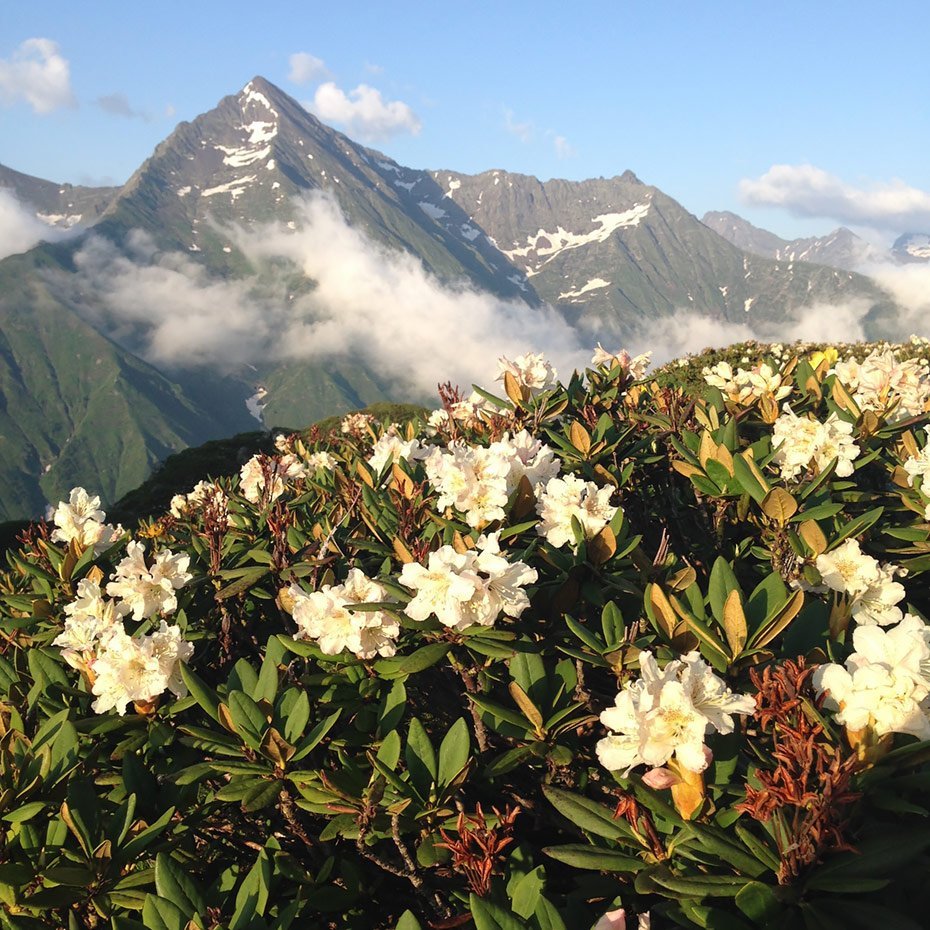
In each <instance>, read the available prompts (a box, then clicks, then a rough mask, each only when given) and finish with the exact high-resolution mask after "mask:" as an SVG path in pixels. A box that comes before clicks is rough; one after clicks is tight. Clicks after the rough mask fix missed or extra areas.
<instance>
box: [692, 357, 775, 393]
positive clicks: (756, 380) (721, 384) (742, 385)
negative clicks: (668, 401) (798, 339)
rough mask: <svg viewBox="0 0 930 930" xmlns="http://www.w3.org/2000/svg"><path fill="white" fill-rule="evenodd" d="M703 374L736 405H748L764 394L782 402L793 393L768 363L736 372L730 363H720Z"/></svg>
mask: <svg viewBox="0 0 930 930" xmlns="http://www.w3.org/2000/svg"><path fill="white" fill-rule="evenodd" d="M743 361H748V358H745V359H743ZM701 373H702V374H703V375H704V380H705V381H706V382H707V383H708V384H709V385H711V386H712V387H716V388H719V389H720V390H721V391H722V392H723V393H724V394H725V395H726V396H727V398H728V399H729V400H730V401H732V402H733V403H735V404H748V403H750V402H752V401H755V400H758V398H760V397H761V396H762V395H763V394H771V395H772V397H774V398H775V400H782V399H784V398H785V397H787V396H788V395H789V394H790V393H791V385H790V384H784V383H783V381H782V375H781V372H776V371H775V370H774V369H773V368H772V366H771V365H769V364H768V362H759V363H758V364H757V365H756V366H755V368H752V369H750V370H747V369H745V368H739V369H737V370H736V372H734V371H733V368H732V367H731V366H730V364H729V363H728V362H718V363H717V364H716V365H714V366H713V367H708V368H703V369H702V370H701Z"/></svg>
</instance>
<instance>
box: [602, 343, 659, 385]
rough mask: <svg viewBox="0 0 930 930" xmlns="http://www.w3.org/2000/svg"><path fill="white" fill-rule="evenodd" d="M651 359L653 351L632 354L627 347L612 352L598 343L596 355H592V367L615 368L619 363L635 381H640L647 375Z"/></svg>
mask: <svg viewBox="0 0 930 930" xmlns="http://www.w3.org/2000/svg"><path fill="white" fill-rule="evenodd" d="M651 360H652V353H651V352H645V353H643V354H642V355H637V356H631V355H630V353H629V352H627V350H626V349H618V350H617V351H616V352H612V353H611V352H608V351H607V350H606V349H605V348H604V347H603V346H602V345H601V344H600V343H598V344H597V346H596V347H595V349H594V355H593V356H592V357H591V367H592V368H601V367H604V368H613V367H614V366H615V365H619V366H620V367H621V368H623V369H624V370H625V371H626V372H627V373H628V374H629V375H630V377H632V379H633V380H634V381H640V380H642V379H643V378H644V377H646V372H647V371H648V370H649V365H650V362H651Z"/></svg>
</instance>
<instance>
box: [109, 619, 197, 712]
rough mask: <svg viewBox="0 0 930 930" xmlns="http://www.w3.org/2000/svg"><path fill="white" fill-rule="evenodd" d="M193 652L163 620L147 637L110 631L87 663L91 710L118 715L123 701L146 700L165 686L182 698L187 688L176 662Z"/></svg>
mask: <svg viewBox="0 0 930 930" xmlns="http://www.w3.org/2000/svg"><path fill="white" fill-rule="evenodd" d="M193 651H194V647H193V646H192V645H191V644H190V643H188V642H185V641H184V640H183V639H182V638H181V632H180V630H179V629H178V628H177V627H169V626H168V625H167V624H166V623H165V621H164V620H162V621H161V625H160V627H159V629H158V631H157V632H155V633H151V634H149V635H147V636H132V637H130V636H127V635H126V632H125V630H122V629H119V630H116V631H114V633H113V635H112V636H110V638H109V639H108V640H107V643H106V648H105V649H104V650H103V652H102V653H101V654H100V655H99V656H98V657H97V658H96V659H95V660H94V662H93V664H92V665H91V671H92V673H93V676H94V683H93V687H92V691H93V693H94V694H95V695H96V697H97V700H95V701H94V704H93V708H94V711H95V712H96V713H98V714H103V713H106V712H107V711H108V710H112V709H116V711H117V713H119V714H120V715H122V714H125V713H126V705H127V704H130V703H147V702H150V701H152V700H154V699H155V698H157V697H158V696H159V695H160V694H162V693H163V692H164V691H165V690H166V689H170V690H171V691H172V692H174V694H176V695H177V696H178V697H184V695H186V694H187V689H186V688H185V687H184V683H183V681H182V680H181V677H180V663H182V662H187V661H188V659H190V657H191V655H192V654H193Z"/></svg>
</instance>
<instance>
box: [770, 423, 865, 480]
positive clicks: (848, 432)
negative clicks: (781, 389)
mask: <svg viewBox="0 0 930 930" xmlns="http://www.w3.org/2000/svg"><path fill="white" fill-rule="evenodd" d="M784 409H785V412H784V413H783V414H782V415H781V416H780V417H779V418H778V419H777V420H776V421H775V424H774V428H773V437H772V446H773V448H774V449H775V455H774V456H773V457H772V462H773V463H774V464H775V465H778V466H779V468H780V470H781V476H782V478H784V479H785V481H791V480H793V479H794V478H797V477H798V476H799V475H802V474H804V473H805V472H806V471H808V470H809V469H816V470H817V471H821V470H823V469H824V468H826V467H827V466H828V465H829V464H830V463H831V462H832V461H833V460H834V459H836V474H837V476H838V477H840V478H848V477H849V476H850V475H851V474H852V473H853V470H854V469H853V462H854V461H855V460H856V459H857V458H858V456H859V447H858V446H857V445H856V444H855V443H854V442H853V441H852V430H853V428H852V424H851V423H847V422H846V421H845V420H841V419H840V418H839V417H838V416H837V415H836V414H835V413H831V414H830V416H829V417H827V419H826V420H825V421H824V422H823V423H820V422H819V421H818V420H813V419H809V418H808V417H799V416H798V415H797V414H796V413H794V411H793V410H792V409H791V407H790V406H789V405H787V404H786V405H785V408H784Z"/></svg>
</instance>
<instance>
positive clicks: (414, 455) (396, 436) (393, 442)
mask: <svg viewBox="0 0 930 930" xmlns="http://www.w3.org/2000/svg"><path fill="white" fill-rule="evenodd" d="M428 453H429V449H427V448H426V447H424V446H423V445H422V444H421V443H420V441H419V440H418V439H401V437H400V433H399V431H398V426H397V424H396V423H395V424H392V425H391V426H390V427H389V428H388V429H386V430H385V431H384V432H383V433H382V434H381V435H380V436H379V437H378V439H377V440H376V442H375V444H374V445H373V446H372V449H371V455H370V456H369V457H368V464H369V466H370V467H371V468H372V470H373V471H374V472H375V474H380V473H381V471H382V470H383V469H384V467H385V466H386V465H388V464H389V463H393V462H397V461H403V462H416V461H419V460H420V459H423V458H425V457H426V455H427V454H428Z"/></svg>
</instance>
